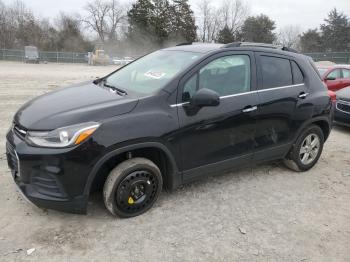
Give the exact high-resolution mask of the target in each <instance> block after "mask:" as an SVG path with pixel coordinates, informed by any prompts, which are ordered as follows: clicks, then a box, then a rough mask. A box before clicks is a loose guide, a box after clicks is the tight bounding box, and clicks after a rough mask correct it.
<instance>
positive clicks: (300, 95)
mask: <svg viewBox="0 0 350 262" xmlns="http://www.w3.org/2000/svg"><path fill="white" fill-rule="evenodd" d="M308 95H309V93H304V92H302V93H300V94H299V96H298V97H299V98H301V99H304V98H306V97H307V96H308Z"/></svg>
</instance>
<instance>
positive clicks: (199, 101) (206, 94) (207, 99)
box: [190, 88, 220, 107]
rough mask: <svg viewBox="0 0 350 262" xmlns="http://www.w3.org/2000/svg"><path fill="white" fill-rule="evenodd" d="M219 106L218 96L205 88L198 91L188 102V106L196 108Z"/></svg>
mask: <svg viewBox="0 0 350 262" xmlns="http://www.w3.org/2000/svg"><path fill="white" fill-rule="evenodd" d="M219 104H220V96H219V94H218V93H216V92H215V91H213V90H210V89H207V88H202V89H199V90H198V91H197V92H196V93H195V94H194V95H193V96H192V98H191V100H190V105H193V106H196V107H205V106H218V105H219Z"/></svg>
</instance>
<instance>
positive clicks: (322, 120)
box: [293, 116, 332, 145]
mask: <svg viewBox="0 0 350 262" xmlns="http://www.w3.org/2000/svg"><path fill="white" fill-rule="evenodd" d="M310 125H317V126H319V127H320V128H321V130H322V132H323V135H324V141H326V140H327V138H328V137H329V134H330V132H331V129H332V124H331V121H330V120H329V119H328V118H327V117H325V116H320V117H315V118H312V119H310V120H309V121H306V122H305V123H304V124H303V125H302V126H301V127H300V128H299V129H298V132H297V133H296V135H295V137H294V139H293V145H294V143H295V142H296V140H297V139H298V137H299V136H300V134H301V133H302V132H303V130H304V129H305V128H306V127H308V126H310Z"/></svg>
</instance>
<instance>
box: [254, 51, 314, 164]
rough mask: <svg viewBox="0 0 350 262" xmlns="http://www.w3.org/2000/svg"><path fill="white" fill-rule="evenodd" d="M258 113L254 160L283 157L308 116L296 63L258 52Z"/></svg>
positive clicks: (306, 98)
mask: <svg viewBox="0 0 350 262" xmlns="http://www.w3.org/2000/svg"><path fill="white" fill-rule="evenodd" d="M256 56H257V65H258V67H257V71H258V79H259V81H258V83H259V85H258V95H259V105H258V115H257V131H256V138H255V141H256V145H255V148H256V152H255V154H254V160H255V161H257V162H258V161H260V160H269V159H275V158H279V157H281V156H282V157H283V154H285V153H286V151H288V149H289V148H290V143H291V139H292V137H293V134H295V132H296V130H297V129H298V127H299V126H300V123H302V122H304V121H305V120H306V119H307V118H308V117H310V115H311V112H312V107H311V104H310V105H308V104H307V103H308V95H309V91H308V88H307V86H306V84H305V83H304V82H305V81H304V76H303V73H302V71H301V69H300V67H299V66H298V64H297V62H296V61H294V60H291V58H289V57H286V56H282V55H275V54H269V53H257V54H256Z"/></svg>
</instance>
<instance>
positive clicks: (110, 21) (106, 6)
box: [83, 0, 126, 43]
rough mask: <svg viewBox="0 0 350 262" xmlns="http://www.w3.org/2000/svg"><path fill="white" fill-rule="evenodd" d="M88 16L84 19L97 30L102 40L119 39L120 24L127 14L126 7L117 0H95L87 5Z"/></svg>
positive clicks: (103, 41) (90, 26) (91, 27)
mask: <svg viewBox="0 0 350 262" xmlns="http://www.w3.org/2000/svg"><path fill="white" fill-rule="evenodd" d="M85 10H86V11H87V13H88V16H87V17H86V18H85V19H83V21H84V22H85V23H86V24H87V26H88V27H89V28H90V29H92V30H93V31H95V32H96V33H97V34H98V36H99V38H100V40H101V42H102V43H105V42H106V41H107V40H109V41H114V40H116V39H117V29H118V26H119V25H120V24H121V23H122V22H123V20H124V18H125V16H126V9H125V8H124V7H123V5H121V4H120V3H119V2H118V1H117V0H110V1H101V0H94V1H91V2H89V3H88V4H87V5H86V6H85Z"/></svg>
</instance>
